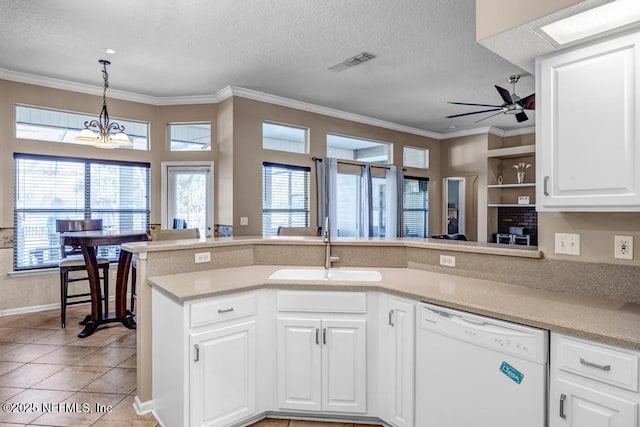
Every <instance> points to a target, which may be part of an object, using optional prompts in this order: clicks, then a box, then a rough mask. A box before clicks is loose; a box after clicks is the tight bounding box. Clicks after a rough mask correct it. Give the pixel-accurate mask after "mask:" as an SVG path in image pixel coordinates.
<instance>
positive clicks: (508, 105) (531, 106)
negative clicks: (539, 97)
mask: <svg viewBox="0 0 640 427" xmlns="http://www.w3.org/2000/svg"><path fill="white" fill-rule="evenodd" d="M518 80H520V76H519V75H517V74H515V75H513V76H509V83H511V85H512V87H513V93H511V94H510V93H509V91H508V90H506V89H505V88H502V87H500V86H497V85H496V86H495V88H496V90H497V91H498V93H499V94H500V97H501V98H502V100H503V101H504V104H502V105H493V104H470V103H467V102H449V104H456V105H473V106H476V107H494V108H492V109H490V110H481V111H474V112H471V113H464V114H454V115H453V116H447V119H450V118H453V117H462V116H469V115H471V114H480V113H490V112H492V111H497V113H495V114H491V115H489V116H487V117H484V118H482V119H480V120H476V121H475V122H474V123H478V122H481V121H483V120H486V119H488V118H490V117H493V116H497V115H498V114H509V115H515V116H516V120H517V121H518V123H520V122H524V121H526V120H529V117H527V114H526V113H525V112H524V110H535V108H536V96H535V93H532V94H531V95H529V96H526V97H524V98H520V97H519V96H518V95H516V83H518Z"/></svg>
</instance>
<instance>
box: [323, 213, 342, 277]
mask: <svg viewBox="0 0 640 427" xmlns="http://www.w3.org/2000/svg"><path fill="white" fill-rule="evenodd" d="M323 232H324V238H323V239H322V241H323V242H324V243H325V248H324V268H331V263H333V262H337V261H340V257H338V256H331V233H329V217H326V218H325V220H324V230H323Z"/></svg>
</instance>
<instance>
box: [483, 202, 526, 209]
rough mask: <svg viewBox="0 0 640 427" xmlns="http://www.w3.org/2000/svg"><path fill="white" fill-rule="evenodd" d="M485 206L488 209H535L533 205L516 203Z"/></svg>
mask: <svg viewBox="0 0 640 427" xmlns="http://www.w3.org/2000/svg"><path fill="white" fill-rule="evenodd" d="M487 206H489V207H490V208H535V207H536V205H535V204H531V203H529V204H526V205H521V204H518V203H489V204H488V205H487Z"/></svg>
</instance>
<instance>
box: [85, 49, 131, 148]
mask: <svg viewBox="0 0 640 427" xmlns="http://www.w3.org/2000/svg"><path fill="white" fill-rule="evenodd" d="M98 62H99V63H100V64H102V78H103V79H104V91H103V92H102V111H100V116H99V117H98V120H95V119H94V120H91V121H86V122H84V129H82V130H81V131H80V133H79V134H78V136H76V137H75V139H76V140H77V141H82V142H90V143H92V144H93V145H94V146H96V147H99V148H118V147H132V146H133V142H131V140H130V139H129V137H128V136H127V134H126V133H124V126H121V125H120V124H118V123H116V122H109V112H108V111H107V88H108V87H109V73H108V72H107V65H111V62H109V61H107V60H106V59H100V60H99V61H98ZM112 132H113V133H115V134H113V135H112Z"/></svg>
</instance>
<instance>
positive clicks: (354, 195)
mask: <svg viewBox="0 0 640 427" xmlns="http://www.w3.org/2000/svg"><path fill="white" fill-rule="evenodd" d="M361 181H362V178H361V176H360V174H352V173H339V174H338V175H337V178H336V225H335V227H336V230H335V232H336V236H341V237H344V236H347V237H355V236H360V234H361V233H360V228H361V227H362V225H361V221H360V218H361V214H360V200H361V198H362V195H361ZM332 227H333V226H332Z"/></svg>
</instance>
